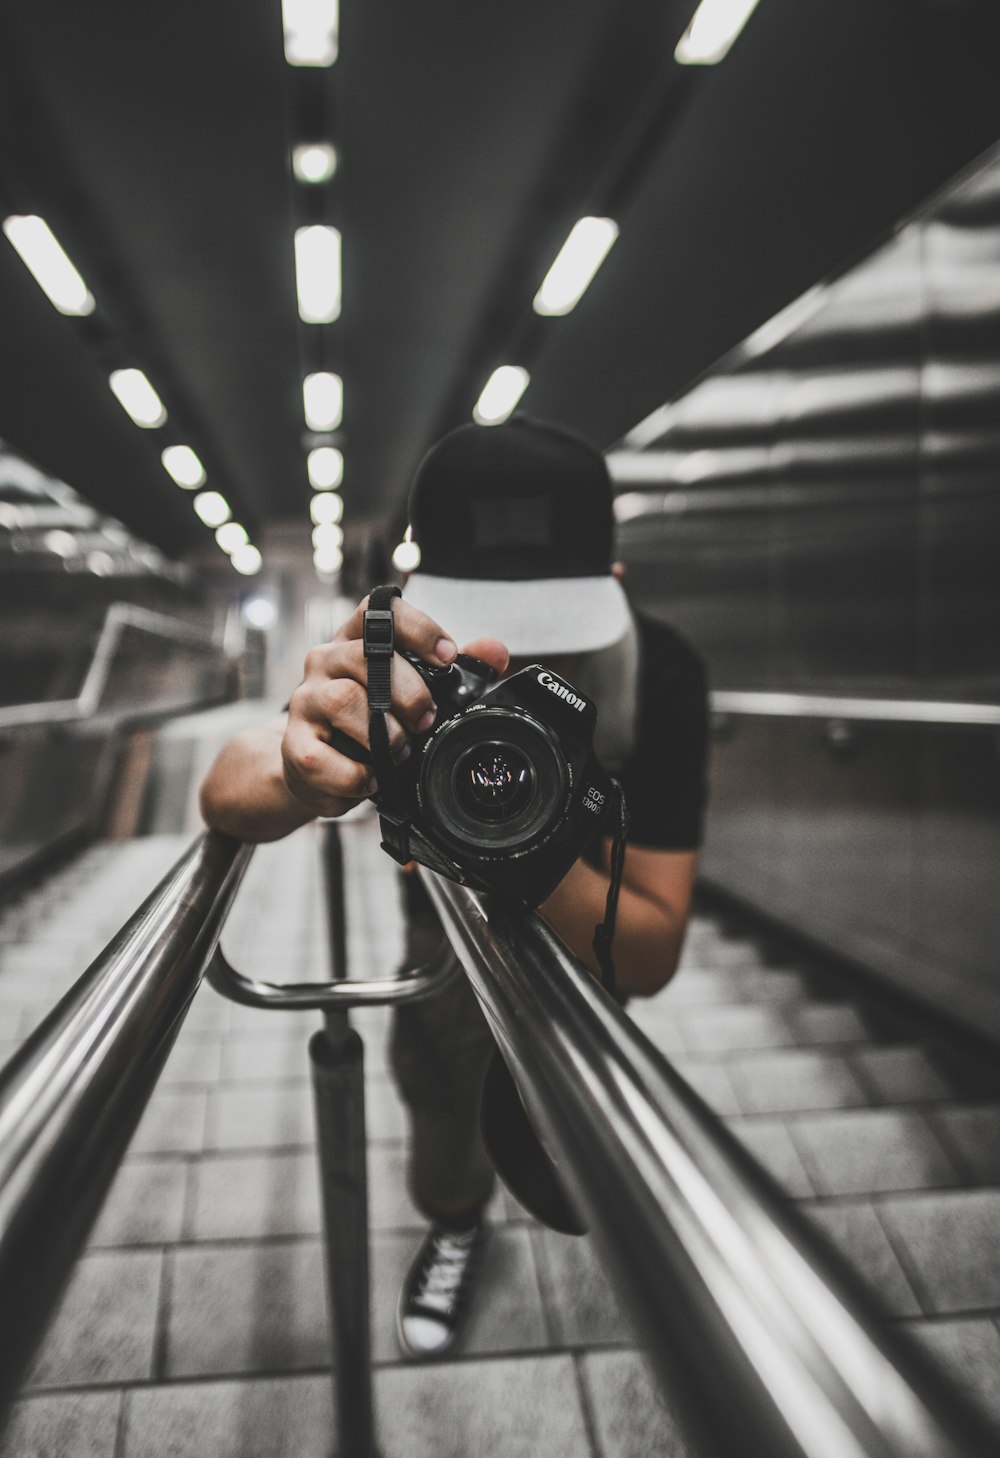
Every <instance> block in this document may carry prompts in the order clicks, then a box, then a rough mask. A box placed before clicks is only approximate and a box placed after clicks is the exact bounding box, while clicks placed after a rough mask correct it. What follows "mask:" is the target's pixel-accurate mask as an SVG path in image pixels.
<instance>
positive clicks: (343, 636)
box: [201, 598, 507, 841]
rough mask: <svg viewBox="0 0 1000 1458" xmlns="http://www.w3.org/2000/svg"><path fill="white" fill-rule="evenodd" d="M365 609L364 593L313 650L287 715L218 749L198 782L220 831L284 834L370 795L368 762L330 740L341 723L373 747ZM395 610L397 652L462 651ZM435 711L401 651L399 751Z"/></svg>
mask: <svg viewBox="0 0 1000 1458" xmlns="http://www.w3.org/2000/svg"><path fill="white" fill-rule="evenodd" d="M366 606H367V598H366V599H365V600H364V601H363V602H361V603H360V604H359V605H358V607H357V609H356V611H355V612H354V614H353V615H352V617H351V618H350V619H349V620H348V622H346V623H345V624H344V625H343V627H341V628H340V629H338V631H337V633H336V634H335V635H334V637H333V639H332V640H331V641H330V642H329V643H324V644H323V645H322V646H321V647H319V648H314V649H313V650H312V651H311V652H310V653H309V655H308V657H307V658H306V672H305V677H304V679H303V681H302V683H301V684H300V685H299V687H298V688H297V689H296V690H295V692H294V694H293V695H292V698H291V702H290V704H289V706H288V713H287V715H282V716H281V717H280V718H279V719H275V720H272V721H271V723H270V724H266V725H262V726H261V728H260V729H251V730H248V731H246V732H245V733H242V734H238V735H236V737H235V738H233V739H231V740H230V741H229V743H228V744H227V745H226V746H225V748H224V749H223V750H222V752H221V753H220V754H219V755H218V757H217V758H216V760H215V763H214V764H213V765H212V767H211V769H210V770H209V772H208V774H207V775H206V777H205V780H204V783H203V784H202V787H201V810H202V814H203V815H204V817H205V820H206V822H207V824H208V825H210V826H211V827H212V828H213V829H215V830H222V831H224V832H225V833H226V834H227V835H233V836H235V837H236V838H237V839H239V840H249V841H266V840H280V838H281V837H282V836H284V835H288V834H290V832H291V831H293V830H296V829H297V828H298V827H299V826H300V825H304V824H305V823H306V821H307V820H312V819H313V818H314V817H315V816H317V815H324V816H337V815H343V814H344V813H345V811H347V810H349V809H351V807H352V806H354V805H356V804H357V803H358V801H359V800H364V799H366V798H367V797H368V796H369V795H371V794H372V793H373V791H374V789H375V782H374V780H373V779H372V774H371V770H370V768H369V767H368V766H367V765H363V764H359V763H358V762H357V761H356V760H353V759H351V758H349V757H348V756H347V755H344V754H341V753H339V751H337V750H336V749H334V748H333V747H332V745H331V744H330V738H331V731H332V730H333V729H339V730H342V731H343V732H344V733H345V734H347V735H348V736H349V737H350V738H351V739H353V740H355V741H356V742H357V743H358V744H361V745H363V746H365V747H367V745H368V694H367V683H368V671H367V665H366V663H365V657H364V646H363V643H362V630H363V618H364V611H365V608H366ZM392 611H393V615H394V617H395V620H396V621H395V628H396V646H397V647H398V648H408V649H409V650H410V651H411V652H413V653H416V654H417V655H418V656H419V657H420V658H423V659H424V660H425V661H426V662H428V663H433V664H437V665H439V666H440V665H443V664H446V663H450V662H451V660H452V659H453V658H454V657H455V653H456V651H457V650H456V648H455V644H454V643H453V642H452V641H451V639H450V638H448V636H447V635H446V634H445V633H444V631H443V630H442V629H441V628H440V627H439V625H438V624H437V623H435V622H434V621H433V620H432V619H431V618H429V617H427V615H426V614H425V613H421V612H418V611H417V610H416V608H412V607H410V606H409V604H408V603H404V602H402V601H401V600H399V599H398V598H397V599H396V600H395V602H394V603H393V609H392ZM467 651H469V652H473V653H475V654H476V656H477V657H479V658H484V659H486V661H487V662H489V663H491V664H492V665H493V666H494V667H495V668H496V669H497V670H498V671H499V672H503V670H504V669H505V668H506V666H507V650H506V648H505V647H504V646H503V644H502V643H498V642H497V641H496V640H495V639H480V640H479V641H478V642H476V643H474V644H470V645H469V647H468V650H467ZM434 711H435V705H434V700H433V699H432V697H431V694H430V690H429V689H428V688H427V686H426V684H425V683H424V681H423V679H422V678H421V677H420V675H419V674H418V673H417V672H416V670H415V669H414V668H413V667H412V666H411V665H410V664H409V663H407V662H406V660H405V659H403V658H401V657H400V656H399V655H398V654H397V655H396V656H395V657H394V658H393V663H392V713H391V714H388V715H387V716H386V720H387V723H388V726H389V747H390V750H391V752H392V753H393V755H394V756H397V757H398V756H400V755H402V754H403V753H405V752H406V750H405V746H406V738H407V731H409V732H410V733H416V732H418V731H420V730H425V729H427V728H428V727H429V725H430V723H432V722H433V714H434Z"/></svg>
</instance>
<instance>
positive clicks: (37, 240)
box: [3, 215, 96, 318]
mask: <svg viewBox="0 0 1000 1458" xmlns="http://www.w3.org/2000/svg"><path fill="white" fill-rule="evenodd" d="M3 230H4V233H5V234H6V235H7V239H8V241H9V243H10V245H11V247H12V248H13V249H14V250H15V252H16V253H17V254H18V255H19V256H20V259H21V262H22V263H23V264H24V266H25V268H27V270H28V272H29V273H30V274H31V275H32V277H33V278H34V280H35V282H36V283H37V284H38V287H39V288H40V289H41V290H42V292H43V293H44V294H45V296H46V298H47V299H48V301H49V303H50V304H53V305H55V307H56V308H57V309H58V310H59V312H60V314H69V315H71V316H75V317H77V318H80V317H82V316H83V315H85V314H92V313H93V312H94V309H95V307H96V305H95V303H94V296H93V294H92V293H91V292H90V290H89V289H88V288H87V285H86V284H85V283H84V281H83V279H82V278H81V277H80V275H79V273H78V272H77V270H76V269H75V268H74V266H73V264H72V263H71V262H70V260H69V257H68V256H67V254H66V252H65V250H64V248H63V246H62V244H61V243H60V242H59V240H58V238H57V237H56V236H55V234H54V233H53V231H52V229H51V228H50V227H49V225H48V223H47V222H46V221H45V219H44V218H38V217H35V216H33V215H29V216H27V217H16V216H11V217H9V218H5V219H4V224H3Z"/></svg>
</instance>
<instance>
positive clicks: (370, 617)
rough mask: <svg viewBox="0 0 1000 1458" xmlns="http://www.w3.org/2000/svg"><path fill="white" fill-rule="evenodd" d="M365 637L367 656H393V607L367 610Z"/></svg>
mask: <svg viewBox="0 0 1000 1458" xmlns="http://www.w3.org/2000/svg"><path fill="white" fill-rule="evenodd" d="M363 638H364V645H365V657H366V658H391V657H392V653H393V638H394V633H393V621H392V609H391V608H368V609H367V610H366V612H365V616H364V628H363Z"/></svg>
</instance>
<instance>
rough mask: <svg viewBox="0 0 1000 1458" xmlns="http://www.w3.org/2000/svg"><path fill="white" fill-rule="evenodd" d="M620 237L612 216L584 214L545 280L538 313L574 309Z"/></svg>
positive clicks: (537, 299) (537, 301)
mask: <svg viewBox="0 0 1000 1458" xmlns="http://www.w3.org/2000/svg"><path fill="white" fill-rule="evenodd" d="M617 237H618V224H617V223H616V222H615V221H614V219H613V218H581V219H580V220H579V222H577V223H574V224H573V227H572V229H571V230H570V235H569V237H568V238H567V239H566V242H565V243H564V244H563V246H562V247H561V248H560V250H559V252H558V253H557V254H556V257H555V261H554V262H553V264H552V267H551V268H550V269H549V271H548V273H547V274H546V275H545V277H544V279H543V280H542V286H541V288H540V289H539V290H538V293H537V294H536V295H535V299H534V309H535V313H536V314H546V315H562V314H568V313H569V312H570V310H571V309H575V308H576V306H577V304H578V303H579V302H580V300H581V298H582V297H583V295H584V293H585V292H586V290H587V288H588V286H589V284H590V281H591V279H592V278H593V277H594V274H595V273H596V272H597V270H598V269H599V268H600V266H601V264H602V263H603V262H604V260H605V258H606V257H607V256H608V253H609V251H610V249H611V248H612V246H613V244H614V242H615V239H616V238H617Z"/></svg>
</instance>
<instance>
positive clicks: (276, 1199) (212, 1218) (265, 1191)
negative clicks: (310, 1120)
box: [184, 1150, 322, 1240]
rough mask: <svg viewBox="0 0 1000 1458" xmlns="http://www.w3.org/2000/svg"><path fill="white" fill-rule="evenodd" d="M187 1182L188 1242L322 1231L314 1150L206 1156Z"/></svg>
mask: <svg viewBox="0 0 1000 1458" xmlns="http://www.w3.org/2000/svg"><path fill="white" fill-rule="evenodd" d="M191 1181H192V1183H191V1200H190V1204H189V1209H188V1218H187V1221H186V1222H185V1231H184V1234H185V1236H186V1238H187V1239H189V1240H225V1239H253V1238H257V1237H261V1236H269V1235H318V1234H319V1233H320V1230H321V1228H322V1226H321V1215H320V1201H319V1174H318V1167H317V1159H316V1154H315V1152H314V1151H313V1150H308V1151H303V1152H302V1153H294V1154H292V1153H285V1152H282V1153H278V1152H271V1153H268V1154H249V1155H239V1154H238V1155H231V1154H219V1155H204V1156H203V1157H202V1158H201V1159H200V1160H198V1162H197V1164H195V1165H194V1166H193V1168H192V1171H191Z"/></svg>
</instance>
